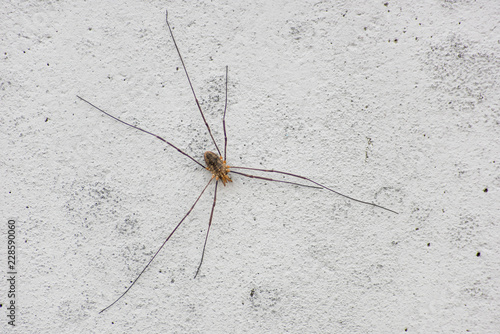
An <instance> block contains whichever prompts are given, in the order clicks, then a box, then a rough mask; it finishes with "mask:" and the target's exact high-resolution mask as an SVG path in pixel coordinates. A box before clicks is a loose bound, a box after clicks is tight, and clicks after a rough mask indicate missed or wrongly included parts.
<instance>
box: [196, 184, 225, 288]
mask: <svg viewBox="0 0 500 334" xmlns="http://www.w3.org/2000/svg"><path fill="white" fill-rule="evenodd" d="M218 184H219V181H218V180H217V181H215V192H214V203H213V204H212V211H211V212H210V219H209V220H208V229H207V235H206V236H205V243H204V244H203V251H202V252H201V261H200V265H199V266H198V270H196V274H194V278H196V276H198V273H199V272H200V269H201V264H202V263H203V257H204V256H205V247H207V240H208V233H210V226H212V218H213V216H214V209H215V203H216V201H217V185H218Z"/></svg>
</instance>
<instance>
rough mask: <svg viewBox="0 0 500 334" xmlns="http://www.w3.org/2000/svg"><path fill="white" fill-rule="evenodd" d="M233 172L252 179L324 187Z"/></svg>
mask: <svg viewBox="0 0 500 334" xmlns="http://www.w3.org/2000/svg"><path fill="white" fill-rule="evenodd" d="M231 168H233V167H231ZM231 173H234V174H239V175H243V176H246V177H249V178H252V179H260V180H266V181H273V182H281V183H289V184H293V185H296V186H301V187H308V188H316V189H323V188H322V187H317V186H309V185H307V184H301V183H296V182H290V181H283V180H275V179H271V178H268V177H262V176H257V175H250V174H244V173H240V172H235V171H231Z"/></svg>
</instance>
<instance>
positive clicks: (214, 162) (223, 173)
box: [203, 151, 233, 185]
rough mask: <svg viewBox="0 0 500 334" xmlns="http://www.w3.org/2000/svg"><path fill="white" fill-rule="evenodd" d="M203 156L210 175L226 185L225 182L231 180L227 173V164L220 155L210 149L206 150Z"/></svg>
mask: <svg viewBox="0 0 500 334" xmlns="http://www.w3.org/2000/svg"><path fill="white" fill-rule="evenodd" d="M203 157H204V158H205V163H206V164H207V167H206V168H207V170H209V171H210V172H211V173H212V175H213V176H212V177H215V179H216V180H221V181H222V183H223V184H224V185H226V182H233V180H231V178H230V177H229V175H227V173H229V166H227V165H226V162H225V161H224V160H223V159H222V157H219V156H218V155H217V154H215V153H214V152H210V151H206V152H205V154H204V155H203Z"/></svg>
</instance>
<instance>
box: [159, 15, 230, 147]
mask: <svg viewBox="0 0 500 334" xmlns="http://www.w3.org/2000/svg"><path fill="white" fill-rule="evenodd" d="M165 13H166V14H165V21H166V22H167V26H168V30H169V31H170V36H172V41H173V42H174V45H175V49H176V50H177V54H178V55H179V58H180V60H181V63H182V67H183V68H184V72H185V73H186V77H187V79H188V82H189V87H191V91H192V92H193V96H194V100H195V101H196V105H197V106H198V110H199V111H200V114H201V117H202V118H203V122H205V126H206V127H207V130H208V133H209V134H210V137H211V138H212V141H213V143H214V145H215V148H216V149H217V152H219V156H222V154H221V153H220V150H219V146H217V143H216V142H215V139H214V136H213V135H212V131H211V130H210V126H208V123H207V120H206V119H205V115H204V114H203V111H202V110H201V106H200V102H198V98H197V97H196V93H195V92H194V88H193V85H192V84H191V79H190V78H189V74H188V71H187V69H186V65H184V59H182V56H181V52H180V51H179V47H178V46H177V43H176V42H175V38H174V33H173V32H172V28H170V23H168V10H167V11H166V12H165Z"/></svg>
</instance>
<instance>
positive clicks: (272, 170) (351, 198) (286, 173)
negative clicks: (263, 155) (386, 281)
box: [231, 166, 399, 214]
mask: <svg viewBox="0 0 500 334" xmlns="http://www.w3.org/2000/svg"><path fill="white" fill-rule="evenodd" d="M231 169H247V170H254V171H258V172H266V173H279V174H284V175H288V176H292V177H296V178H299V179H303V180H306V181H309V182H311V183H314V184H315V185H317V186H319V187H321V188H323V189H326V190H328V191H331V192H333V193H335V194H337V195H340V196H342V197H345V198H347V199H350V200H351V201H355V202H358V203H363V204H366V205H371V206H374V207H377V208H380V209H383V210H386V211H389V212H392V213H395V214H399V213H398V212H396V211H394V210H391V209H388V208H385V207H383V206H381V205H378V204H375V203H371V202H365V201H362V200H359V199H356V198H353V197H350V196H347V195H344V194H342V193H339V192H338V191H335V190H333V189H331V188H328V187H327V186H324V185H322V184H320V183H318V182H316V181H313V180H311V179H310V178H307V177H305V176H301V175H297V174H292V173H288V172H282V171H278V170H274V169H261V168H250V167H233V166H231ZM231 172H232V173H235V172H234V171H231Z"/></svg>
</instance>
